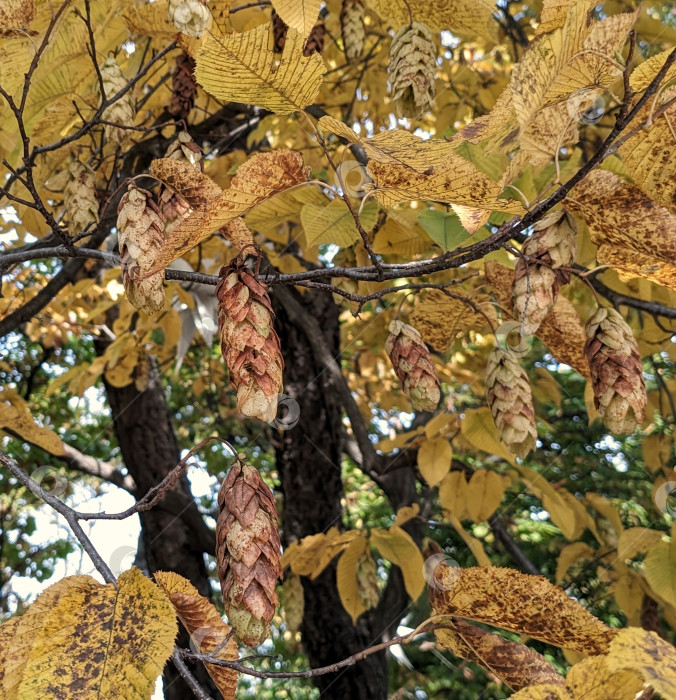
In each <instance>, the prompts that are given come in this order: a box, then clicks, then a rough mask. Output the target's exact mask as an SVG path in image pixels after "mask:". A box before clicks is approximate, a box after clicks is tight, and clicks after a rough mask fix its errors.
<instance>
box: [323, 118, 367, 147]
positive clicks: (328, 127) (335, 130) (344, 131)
mask: <svg viewBox="0 0 676 700" xmlns="http://www.w3.org/2000/svg"><path fill="white" fill-rule="evenodd" d="M319 128H320V129H322V130H323V131H329V132H331V133H332V134H336V135H337V136H340V137H341V138H344V139H345V140H346V141H348V142H349V143H361V140H362V139H361V136H359V135H358V134H357V132H356V131H355V130H354V129H352V128H350V127H349V126H348V125H347V124H345V123H344V122H341V121H340V120H339V119H334V118H333V117H332V116H330V115H328V114H327V115H325V116H323V117H321V119H320V120H319Z"/></svg>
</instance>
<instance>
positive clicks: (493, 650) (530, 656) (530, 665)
mask: <svg viewBox="0 0 676 700" xmlns="http://www.w3.org/2000/svg"><path fill="white" fill-rule="evenodd" d="M435 634H436V638H437V644H438V645H439V646H441V647H444V648H445V649H449V650H450V651H451V653H452V654H453V655H454V656H459V657H460V658H463V659H467V660H468V661H474V662H476V663H478V664H479V665H481V666H483V667H484V668H485V669H487V670H489V671H491V672H492V673H494V674H496V675H497V676H498V677H499V678H500V679H501V680H502V681H503V682H504V683H506V684H507V685H508V686H509V687H510V688H513V689H518V688H523V687H524V686H528V685H530V684H532V683H533V684H534V683H544V682H546V681H548V682H551V683H553V684H555V685H558V686H563V685H564V683H565V681H564V679H563V676H560V675H559V674H558V673H557V671H556V669H555V668H554V666H552V664H550V663H549V662H548V661H547V660H546V659H545V658H544V657H543V656H542V655H541V654H538V653H537V652H536V651H534V650H533V649H529V648H528V647H527V646H526V645H525V644H520V643H518V642H510V641H507V640H506V639H503V637H501V636H500V635H499V634H491V633H490V632H486V631H484V630H482V629H480V628H479V627H476V626H475V625H470V624H469V623H467V622H464V621H463V620H454V621H453V629H440V630H437V631H436V633H435Z"/></svg>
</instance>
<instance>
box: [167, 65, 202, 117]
mask: <svg viewBox="0 0 676 700" xmlns="http://www.w3.org/2000/svg"><path fill="white" fill-rule="evenodd" d="M196 93H197V82H196V80H195V59H194V58H193V57H192V56H191V55H190V54H187V53H185V52H183V53H182V54H179V55H178V56H177V57H176V67H175V68H174V73H173V75H172V76H171V101H170V102H169V113H170V114H172V115H173V116H175V117H176V118H177V119H187V117H188V115H189V114H190V111H191V110H192V108H193V107H194V106H195V95H196Z"/></svg>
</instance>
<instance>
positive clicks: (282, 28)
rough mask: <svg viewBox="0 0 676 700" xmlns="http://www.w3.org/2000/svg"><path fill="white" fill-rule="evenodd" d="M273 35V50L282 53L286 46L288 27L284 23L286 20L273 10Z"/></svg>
mask: <svg viewBox="0 0 676 700" xmlns="http://www.w3.org/2000/svg"><path fill="white" fill-rule="evenodd" d="M271 19H272V36H273V44H272V46H273V51H274V52H275V53H282V51H284V46H285V45H286V32H287V30H288V27H287V26H286V24H285V23H284V20H283V19H282V18H281V17H280V16H279V15H278V14H277V13H276V12H275V10H274V9H273V10H272V16H271Z"/></svg>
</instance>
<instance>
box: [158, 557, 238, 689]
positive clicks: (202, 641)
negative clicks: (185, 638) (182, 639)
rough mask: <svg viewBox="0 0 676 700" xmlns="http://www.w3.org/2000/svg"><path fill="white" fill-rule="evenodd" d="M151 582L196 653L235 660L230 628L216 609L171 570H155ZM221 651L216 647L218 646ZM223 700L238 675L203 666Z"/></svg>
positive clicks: (217, 667) (236, 657)
mask: <svg viewBox="0 0 676 700" xmlns="http://www.w3.org/2000/svg"><path fill="white" fill-rule="evenodd" d="M154 578H155V581H156V582H157V584H158V585H159V586H160V588H162V589H163V590H164V592H165V593H166V594H167V596H168V597H169V600H170V601H171V604H172V605H173V606H174V610H176V614H177V615H178V618H179V620H180V621H181V623H182V624H183V626H184V627H185V628H186V630H188V633H189V634H190V638H191V640H192V641H193V643H194V644H195V647H196V648H197V650H198V652H199V653H200V654H212V652H214V651H215V650H216V649H218V651H216V652H215V653H213V656H214V657H215V658H217V659H224V660H226V661H237V659H238V658H239V650H238V648H237V643H236V642H235V639H234V637H233V636H232V635H231V636H230V639H228V640H227V643H225V644H224V642H225V641H226V639H227V638H228V634H230V627H229V626H228V625H226V624H225V622H223V620H222V619H221V616H220V615H219V613H218V610H216V608H215V607H214V605H213V604H212V603H211V602H210V601H209V600H208V599H207V598H205V597H204V596H201V595H200V594H199V592H198V591H197V589H196V588H195V587H194V586H193V585H192V584H191V583H190V581H188V580H187V579H185V578H183V577H182V576H179V575H178V574H176V573H174V572H172V571H157V572H155V574H154ZM221 645H223V646H222V648H219V647H221ZM204 666H205V668H206V670H207V673H208V674H209V675H210V676H211V678H212V679H213V681H214V683H215V684H216V686H217V688H218V689H219V690H220V691H221V694H222V695H223V698H224V700H234V698H235V693H236V690H237V679H238V677H239V674H238V673H237V671H234V670H232V669H229V668H224V667H223V666H215V665H214V664H207V663H205V664H204Z"/></svg>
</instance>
